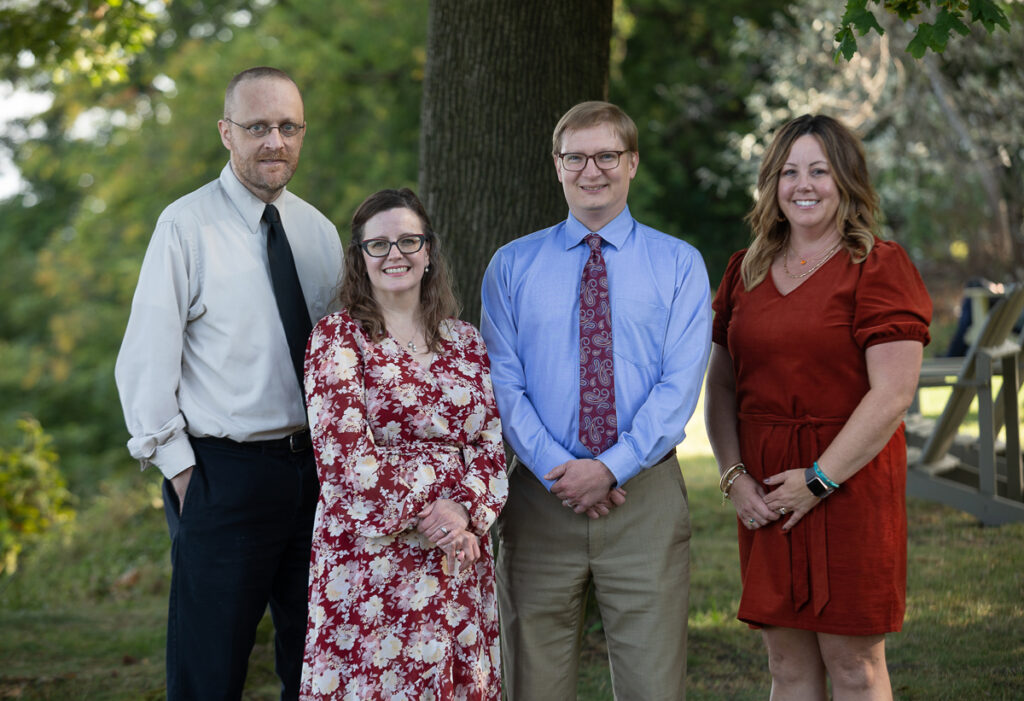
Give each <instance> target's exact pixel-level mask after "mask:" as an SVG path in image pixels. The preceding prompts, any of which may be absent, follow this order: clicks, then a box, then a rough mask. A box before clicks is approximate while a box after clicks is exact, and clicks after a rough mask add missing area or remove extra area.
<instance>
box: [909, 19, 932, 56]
mask: <svg viewBox="0 0 1024 701" xmlns="http://www.w3.org/2000/svg"><path fill="white" fill-rule="evenodd" d="M931 36H932V25H930V24H927V23H924V24H921V25H919V26H918V27H917V31H916V32H914V38H913V39H911V40H910V43H909V44H907V53H909V54H910V55H911V56H913V57H914V58H921V57H922V56H924V54H925V52H926V51H928V47H929V46H930V41H931Z"/></svg>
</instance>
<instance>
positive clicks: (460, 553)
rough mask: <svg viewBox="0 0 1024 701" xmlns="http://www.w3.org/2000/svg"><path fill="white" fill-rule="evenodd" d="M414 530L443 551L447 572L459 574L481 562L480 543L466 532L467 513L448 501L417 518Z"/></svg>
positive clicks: (438, 501)
mask: <svg viewBox="0 0 1024 701" xmlns="http://www.w3.org/2000/svg"><path fill="white" fill-rule="evenodd" d="M417 519H418V520H417V523H416V530H417V531H419V532H420V533H422V534H423V535H425V536H426V537H427V538H428V539H429V540H430V542H431V543H433V544H434V545H436V546H437V547H439V548H441V550H442V551H444V555H445V561H446V562H447V565H448V571H449V572H450V573H452V574H456V575H457V574H458V573H459V570H461V569H465V568H468V567H469V566H470V565H472V564H473V563H474V562H476V561H477V560H478V559H480V539H479V538H477V537H476V534H475V533H473V532H471V531H470V530H468V529H469V512H468V511H466V507H465V506H463V505H462V504H459V503H457V502H454V501H452V500H451V499H438V500H437V501H435V502H433V503H431V504H428V505H427V506H426V507H424V509H423V510H422V511H420V512H419V513H418V514H417Z"/></svg>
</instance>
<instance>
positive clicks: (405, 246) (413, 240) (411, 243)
mask: <svg viewBox="0 0 1024 701" xmlns="http://www.w3.org/2000/svg"><path fill="white" fill-rule="evenodd" d="M426 240H427V237H426V236H424V235H423V234H409V235H408V236H403V237H402V238H400V239H398V240H397V241H388V240H387V239H369V240H368V241H363V242H362V243H360V244H359V247H360V248H361V249H363V250H364V251H366V255H368V256H373V257H374V258H384V257H385V256H387V255H390V254H391V247H392V246H396V247H398V252H399V253H415V252H416V251H418V250H420V249H421V248H423V243H424V241H426Z"/></svg>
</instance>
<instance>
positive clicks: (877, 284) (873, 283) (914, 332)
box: [853, 241, 932, 349]
mask: <svg viewBox="0 0 1024 701" xmlns="http://www.w3.org/2000/svg"><path fill="white" fill-rule="evenodd" d="M861 266H862V270H861V274H860V280H859V281H858V284H857V290H856V294H855V299H856V306H855V309H854V318H853V337H854V340H855V341H856V343H857V345H858V346H860V348H862V349H867V348H869V347H870V346H874V345H877V344H879V343H889V342H891V341H920V342H921V343H922V344H923V345H927V344H928V341H929V340H930V338H931V337H930V336H929V334H928V325H929V324H930V323H931V318H932V301H931V297H930V296H929V295H928V290H927V289H926V288H925V286H924V282H923V281H922V280H921V275H920V273H918V271H917V268H915V267H914V264H913V263H911V262H910V258H909V257H908V256H907V253H906V251H904V250H903V248H902V247H901V246H900V245H899V244H897V243H895V242H893V241H876V242H875V245H874V247H873V248H872V249H871V252H870V253H869V254H868V257H867V258H866V259H865V260H864V262H863V263H861Z"/></svg>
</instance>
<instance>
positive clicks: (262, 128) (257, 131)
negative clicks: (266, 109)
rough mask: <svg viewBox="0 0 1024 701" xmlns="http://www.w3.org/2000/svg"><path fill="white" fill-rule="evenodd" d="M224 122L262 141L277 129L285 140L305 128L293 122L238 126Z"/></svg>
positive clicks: (233, 122)
mask: <svg viewBox="0 0 1024 701" xmlns="http://www.w3.org/2000/svg"><path fill="white" fill-rule="evenodd" d="M224 121H225V122H231V123H232V124H234V125H235V126H236V127H240V128H242V129H245V130H246V131H247V132H249V136H251V137H253V138H254V139H262V138H263V137H265V136H267V135H268V134H270V132H272V131H274V130H275V129H277V131H278V132H279V133H280V134H281V136H283V137H284V138H286V139H290V138H292V137H294V136H298V135H299V134H301V133H302V130H303V129H305V128H306V123H305V122H303V123H302V124H296V123H295V122H285V123H284V124H266V123H264V122H256V123H255V124H239V123H238V122H236V121H235V120H233V119H228V118H227V117H225V118H224Z"/></svg>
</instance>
